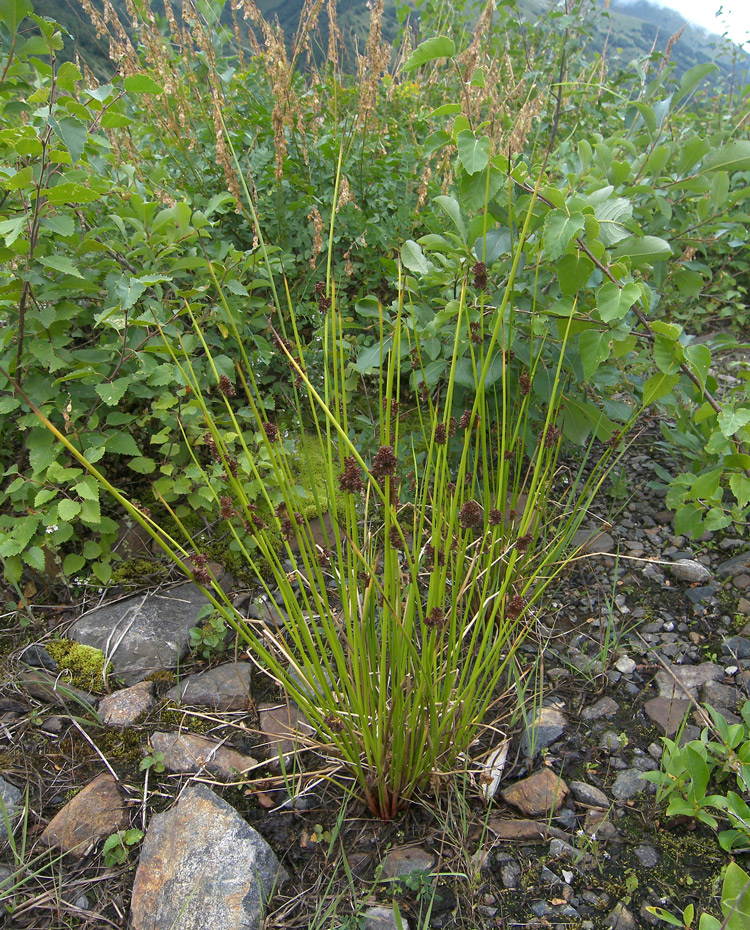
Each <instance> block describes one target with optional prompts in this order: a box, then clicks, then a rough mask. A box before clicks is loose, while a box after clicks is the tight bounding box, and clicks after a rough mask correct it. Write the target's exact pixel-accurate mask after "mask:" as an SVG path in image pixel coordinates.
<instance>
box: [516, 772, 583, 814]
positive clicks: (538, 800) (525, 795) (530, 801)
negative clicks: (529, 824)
mask: <svg viewBox="0 0 750 930" xmlns="http://www.w3.org/2000/svg"><path fill="white" fill-rule="evenodd" d="M568 793H569V789H568V786H567V785H566V784H565V782H564V781H563V780H562V778H560V777H559V776H558V775H555V773H554V772H553V771H552V769H548V768H544V769H542V770H541V771H540V772H537V773H536V774H535V775H530V776H529V777H528V778H524V779H523V781H517V782H516V783H515V785H511V786H510V788H506V789H505V791H503V792H501V794H502V797H503V800H504V801H505V802H506V804H512V805H513V806H514V807H517V808H518V809H519V810H520V811H521V813H523V814H527V815H528V816H530V817H536V816H538V815H539V814H548V813H550V812H552V813H554V812H555V811H557V810H559V809H560V808H561V807H562V805H563V802H564V801H565V798H566V797H567V796H568Z"/></svg>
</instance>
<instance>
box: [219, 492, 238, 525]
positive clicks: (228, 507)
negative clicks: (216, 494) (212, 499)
mask: <svg viewBox="0 0 750 930" xmlns="http://www.w3.org/2000/svg"><path fill="white" fill-rule="evenodd" d="M219 503H220V504H221V518H222V520H231V519H232V517H233V516H234V513H235V511H234V507H233V506H232V498H231V497H220V498H219Z"/></svg>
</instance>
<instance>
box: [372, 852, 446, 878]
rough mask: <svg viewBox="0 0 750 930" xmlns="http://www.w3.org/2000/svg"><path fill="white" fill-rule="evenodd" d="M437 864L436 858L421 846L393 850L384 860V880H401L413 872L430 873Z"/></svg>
mask: <svg viewBox="0 0 750 930" xmlns="http://www.w3.org/2000/svg"><path fill="white" fill-rule="evenodd" d="M434 864H435V857H434V856H433V855H432V854H431V853H428V852H427V851H426V850H425V849H422V847H421V846H411V847H408V848H405V849H393V850H391V851H390V852H389V853H388V854H387V855H386V857H385V859H383V867H382V876H383V878H400V877H401V876H403V875H411V873H412V872H429V871H431V869H432V867H433V865H434Z"/></svg>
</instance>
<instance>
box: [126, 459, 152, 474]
mask: <svg viewBox="0 0 750 930" xmlns="http://www.w3.org/2000/svg"><path fill="white" fill-rule="evenodd" d="M128 468H132V470H133V471H136V472H138V474H139V475H150V474H151V473H152V472H153V471H154V470H155V469H156V462H155V461H154V460H153V459H152V458H149V457H148V456H145V455H139V456H137V457H136V458H134V459H131V460H130V461H129V462H128Z"/></svg>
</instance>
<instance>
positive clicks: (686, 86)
mask: <svg viewBox="0 0 750 930" xmlns="http://www.w3.org/2000/svg"><path fill="white" fill-rule="evenodd" d="M718 70H719V67H718V65H715V64H714V63H713V62H703V64H700V65H693V67H692V68H688V70H687V71H686V72H685V73H684V74H683V75H682V77H681V78H680V86H679V88H678V90H677V93H676V94H675V95H674V99H673V101H672V106H673V107H676V106H677V104H678V103H679V102H680V100H682V98H683V97H687V95H688V94H690V93H692V92H693V91H694V90H695V88H696V87H697V86H698V85H699V84H700V82H701V81H702V80H703V78H704V77H708V75H709V74H711V73H712V72H713V71H718Z"/></svg>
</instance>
